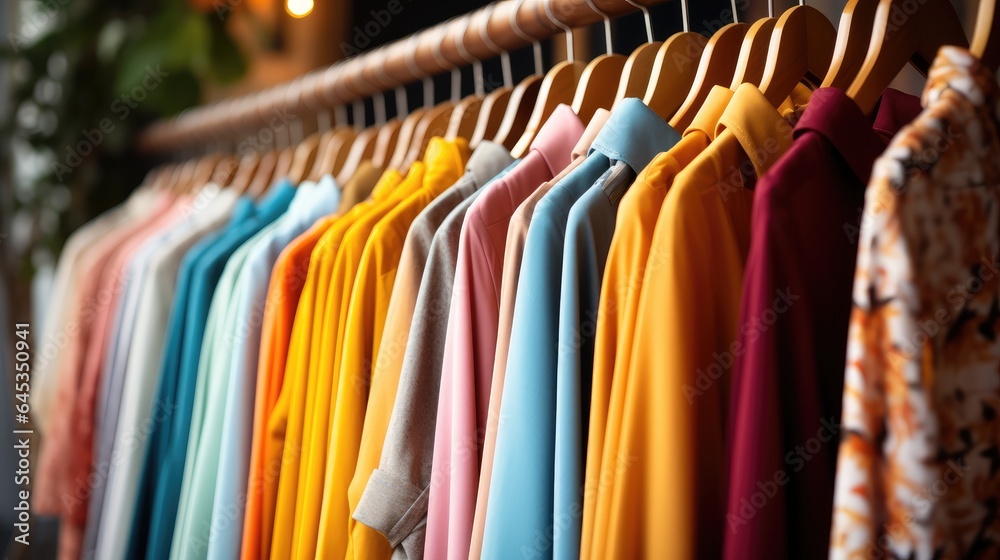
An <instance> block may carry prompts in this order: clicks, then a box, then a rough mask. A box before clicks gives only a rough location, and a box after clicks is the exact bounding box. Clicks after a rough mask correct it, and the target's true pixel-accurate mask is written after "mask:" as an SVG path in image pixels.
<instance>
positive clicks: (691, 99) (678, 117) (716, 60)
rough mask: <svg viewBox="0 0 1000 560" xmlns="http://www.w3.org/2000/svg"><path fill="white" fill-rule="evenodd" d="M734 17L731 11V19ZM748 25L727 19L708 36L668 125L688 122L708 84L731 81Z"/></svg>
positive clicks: (677, 126)
mask: <svg viewBox="0 0 1000 560" xmlns="http://www.w3.org/2000/svg"><path fill="white" fill-rule="evenodd" d="M735 17H736V14H735V13H734V14H733V18H734V20H735ZM749 29H750V26H748V25H747V24H745V23H730V24H727V25H724V26H722V28H721V29H719V30H718V31H716V32H715V34H714V35H712V36H711V37H710V38H709V39H708V42H707V43H706V44H705V49H704V52H703V53H702V55H701V60H700V62H699V63H698V70H697V72H696V73H695V77H694V82H693V83H692V85H691V89H690V90H689V91H688V94H687V97H686V98H685V99H684V102H683V103H681V106H680V108H679V109H678V110H677V112H676V113H674V115H673V117H671V118H670V121H669V122H670V126H672V127H674V130H684V129H686V128H687V127H688V126H689V125H690V124H691V121H692V120H694V116H695V114H696V113H697V112H698V109H700V108H701V105H702V104H703V103H704V102H705V98H706V97H708V92H709V91H711V90H712V87H714V86H724V85H727V84H730V83H732V81H733V75H734V74H735V73H736V63H737V61H738V60H739V57H740V50H741V49H742V47H743V38H744V37H745V36H746V34H747V31H748V30H749Z"/></svg>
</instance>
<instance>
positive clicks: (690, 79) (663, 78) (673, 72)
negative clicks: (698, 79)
mask: <svg viewBox="0 0 1000 560" xmlns="http://www.w3.org/2000/svg"><path fill="white" fill-rule="evenodd" d="M681 20H682V21H683V25H684V27H683V30H682V31H681V32H680V33H674V34H673V35H671V36H670V37H669V38H668V39H667V40H666V41H664V42H663V45H661V46H660V48H659V50H658V51H657V52H656V59H655V60H654V61H653V70H652V73H651V74H650V78H649V85H648V86H646V93H645V95H643V98H642V102H643V103H645V104H646V106H647V107H649V108H650V109H652V110H653V112H655V113H656V114H657V115H660V117H662V118H663V119H667V118H669V117H671V116H672V115H673V114H674V113H676V112H677V110H678V109H679V108H680V106H681V104H682V103H683V102H684V100H685V98H686V97H687V94H688V92H689V91H691V86H692V85H693V84H694V80H695V76H696V75H697V74H698V68H699V67H700V64H699V62H700V61H701V57H702V53H703V52H704V50H705V45H706V43H707V42H708V39H707V38H705V36H704V35H702V34H700V33H692V32H691V31H690V22H689V21H688V5H687V0H681Z"/></svg>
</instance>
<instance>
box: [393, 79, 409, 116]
mask: <svg viewBox="0 0 1000 560" xmlns="http://www.w3.org/2000/svg"><path fill="white" fill-rule="evenodd" d="M409 114H410V100H409V99H407V97H406V88H405V87H404V86H399V87H397V88H396V117H398V118H403V117H405V116H406V115H409Z"/></svg>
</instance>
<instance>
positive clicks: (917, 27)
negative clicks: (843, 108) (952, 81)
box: [847, 0, 968, 115]
mask: <svg viewBox="0 0 1000 560" xmlns="http://www.w3.org/2000/svg"><path fill="white" fill-rule="evenodd" d="M899 14H908V17H905V18H901V17H899ZM943 45H956V46H960V47H965V46H968V40H967V39H966V37H965V31H963V30H962V24H961V22H959V20H958V14H956V13H955V9H954V8H952V6H951V3H950V2H949V1H948V0H923V1H922V2H920V3H918V4H917V8H916V11H915V12H914V11H913V6H912V5H911V4H910V2H909V0H881V1H880V2H879V5H878V9H877V10H876V11H875V26H874V28H873V30H872V38H871V42H870V43H869V44H868V54H867V55H866V56H865V62H864V64H863V65H862V66H861V69H860V70H859V71H858V74H857V76H856V77H855V78H854V80H853V81H852V82H851V86H850V87H849V88H848V89H847V95H848V96H850V97H851V99H853V100H854V102H855V103H857V105H858V107H860V108H861V110H862V111H864V113H865V114H866V115H867V114H871V112H872V110H873V109H874V108H875V105H876V103H877V102H878V100H879V97H881V95H882V92H883V91H885V88H886V87H888V86H889V83H890V82H892V80H893V79H894V78H895V77H896V74H898V73H899V71H900V70H901V69H902V68H903V66H905V65H906V62H907V61H909V62H910V63H912V64H913V65H914V66H915V67H916V68H917V70H919V71H920V72H921V73H923V74H924V75H926V74H927V70H928V68H929V67H930V64H931V62H932V61H933V60H934V57H935V56H937V51H938V49H939V48H941V46H943Z"/></svg>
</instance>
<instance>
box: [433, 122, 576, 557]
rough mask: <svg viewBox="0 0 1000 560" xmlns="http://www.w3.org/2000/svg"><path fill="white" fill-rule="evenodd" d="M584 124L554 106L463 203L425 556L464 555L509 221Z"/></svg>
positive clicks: (555, 168)
mask: <svg viewBox="0 0 1000 560" xmlns="http://www.w3.org/2000/svg"><path fill="white" fill-rule="evenodd" d="M582 134H583V124H582V123H581V122H580V119H579V118H577V116H576V114H574V113H573V111H572V110H571V109H570V108H569V107H568V106H566V105H560V106H559V107H557V108H556V109H555V111H553V113H552V115H551V116H550V117H549V119H548V120H547V121H546V123H545V125H544V126H542V128H541V130H540V131H539V132H538V136H537V137H536V138H535V140H534V142H532V145H531V151H530V152H529V153H528V155H527V156H525V157H524V159H523V160H522V161H521V163H519V164H518V165H517V167H515V168H514V169H513V170H512V171H511V172H510V173H508V174H507V175H505V176H504V177H503V178H501V179H498V180H497V181H495V182H494V183H493V184H491V185H489V186H488V187H486V190H485V191H484V192H483V193H482V195H480V196H479V198H478V199H477V200H476V202H474V203H473V204H472V206H471V207H470V208H469V212H468V214H467V215H466V218H465V223H464V224H463V225H462V234H461V239H460V241H459V249H458V265H457V269H456V275H455V284H454V289H453V292H452V300H451V313H450V316H449V318H448V335H447V338H446V339H445V347H444V364H443V366H442V370H441V389H440V397H439V400H438V415H437V424H436V430H435V437H434V460H433V463H434V464H433V475H432V477H431V487H430V496H429V502H428V513H427V537H426V541H425V544H424V556H425V557H426V558H446V557H447V558H456V559H457V558H460V559H462V560H465V559H466V558H468V554H469V543H470V539H471V535H472V522H473V518H474V515H475V509H476V494H477V490H478V485H479V465H480V458H481V456H482V436H483V433H484V432H485V428H486V415H487V409H488V406H489V399H490V386H491V380H492V376H493V360H494V356H495V351H496V338H497V322H498V316H499V308H500V289H501V278H502V274H503V259H504V246H505V244H506V240H507V226H508V224H509V222H510V217H511V215H512V214H513V212H514V210H515V209H516V208H517V207H518V205H519V204H521V202H522V201H524V199H525V198H527V197H528V196H529V195H530V194H531V193H532V192H534V191H535V189H537V188H538V186H539V185H541V184H542V183H544V182H545V181H548V180H549V179H552V177H553V176H554V175H555V174H556V173H558V172H559V171H561V170H562V169H563V168H565V167H566V166H567V165H569V163H570V158H571V152H572V150H573V147H574V145H575V144H576V143H577V141H578V140H579V139H580V136H581V135H582Z"/></svg>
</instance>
